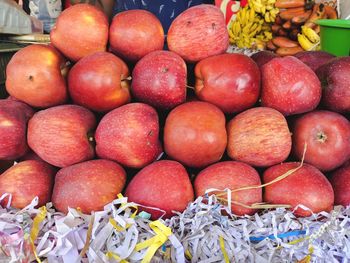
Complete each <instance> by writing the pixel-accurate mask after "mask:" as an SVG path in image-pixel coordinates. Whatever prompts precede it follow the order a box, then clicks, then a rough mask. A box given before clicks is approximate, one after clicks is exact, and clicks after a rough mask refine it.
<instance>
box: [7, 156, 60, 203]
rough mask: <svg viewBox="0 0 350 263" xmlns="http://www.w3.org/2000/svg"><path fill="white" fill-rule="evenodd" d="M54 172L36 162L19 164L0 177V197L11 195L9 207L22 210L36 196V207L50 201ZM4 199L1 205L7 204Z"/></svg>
mask: <svg viewBox="0 0 350 263" xmlns="http://www.w3.org/2000/svg"><path fill="white" fill-rule="evenodd" d="M53 177H54V170H53V169H52V168H51V166H50V165H48V164H46V163H44V162H41V161H36V160H29V161H23V162H20V163H18V164H16V165H14V166H12V167H11V168H9V169H8V170H6V171H5V172H4V173H3V174H1V175H0V196H1V195H3V194H5V193H9V194H12V201H11V206H12V207H14V208H18V209H22V208H24V207H25V206H27V205H29V204H30V202H31V201H32V200H33V199H34V198H35V197H36V196H37V197H38V198H39V203H38V206H42V205H45V204H46V203H48V202H50V200H51V192H52V186H53ZM8 200H9V199H8V197H6V198H5V199H4V200H3V202H2V205H4V204H5V205H6V204H7V202H8Z"/></svg>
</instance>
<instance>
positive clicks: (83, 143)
mask: <svg viewBox="0 0 350 263" xmlns="http://www.w3.org/2000/svg"><path fill="white" fill-rule="evenodd" d="M95 126H96V120H95V116H94V115H93V114H92V113H91V112H90V111H89V110H87V109H85V108H83V107H81V106H77V105H62V106H56V107H52V108H49V109H46V110H42V111H39V112H37V113H35V114H34V116H33V118H31V119H30V121H29V124H28V135H27V137H28V144H29V146H30V148H31V149H32V150H33V151H34V152H35V153H36V154H37V155H39V157H40V158H41V159H43V160H44V161H46V162H48V163H49V164H52V165H54V166H57V167H66V166H69V165H72V164H75V163H79V162H83V161H86V160H89V159H92V158H93V157H94V147H93V146H92V145H91V144H90V143H91V141H92V140H93V139H92V136H91V133H92V131H93V130H94V128H95Z"/></svg>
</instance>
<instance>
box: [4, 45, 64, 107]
mask: <svg viewBox="0 0 350 263" xmlns="http://www.w3.org/2000/svg"><path fill="white" fill-rule="evenodd" d="M66 70H67V68H66V60H65V59H64V58H63V57H62V56H61V55H60V54H59V53H58V52H57V50H55V49H54V48H53V47H51V46H46V45H30V46H27V47H25V48H23V49H21V50H19V51H18V52H17V53H16V54H15V55H13V57H12V58H11V60H10V62H9V63H8V64H7V67H6V76H7V78H6V90H7V92H8V93H9V94H10V95H11V96H13V97H15V98H16V99H18V100H21V101H24V102H26V103H28V104H29V105H31V106H33V107H39V108H47V107H51V106H54V105H58V104H62V103H64V102H65V101H66V100H67V87H66V80H65V74H66Z"/></svg>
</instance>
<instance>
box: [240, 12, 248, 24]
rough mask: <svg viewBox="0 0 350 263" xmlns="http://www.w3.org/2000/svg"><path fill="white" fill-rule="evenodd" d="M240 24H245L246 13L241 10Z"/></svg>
mask: <svg viewBox="0 0 350 263" xmlns="http://www.w3.org/2000/svg"><path fill="white" fill-rule="evenodd" d="M240 12H241V24H242V25H244V24H245V23H246V18H247V11H246V9H245V8H243V9H242V10H241V11H240Z"/></svg>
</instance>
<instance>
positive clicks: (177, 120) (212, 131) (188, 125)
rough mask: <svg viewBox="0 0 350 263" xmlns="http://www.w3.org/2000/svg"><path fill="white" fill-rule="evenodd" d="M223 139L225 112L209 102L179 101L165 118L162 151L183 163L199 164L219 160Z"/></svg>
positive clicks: (224, 134) (223, 146) (222, 152)
mask: <svg viewBox="0 0 350 263" xmlns="http://www.w3.org/2000/svg"><path fill="white" fill-rule="evenodd" d="M226 143H227V134H226V129H225V116H224V114H223V113H222V111H221V110H220V109H219V108H217V107H216V106H214V105H212V104H210V103H207V102H200V101H193V102H187V103H184V104H181V105H180V106H177V107H176V108H175V109H173V110H172V111H171V112H170V113H169V115H168V116H167V118H166V122H165V127H164V149H165V152H166V153H167V154H168V155H169V156H170V157H171V158H173V159H175V160H177V161H179V162H181V163H183V164H184V165H187V166H190V167H197V168H199V167H204V166H207V165H209V164H212V163H215V162H217V161H219V160H220V159H221V157H222V155H223V154H224V152H225V148H226Z"/></svg>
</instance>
